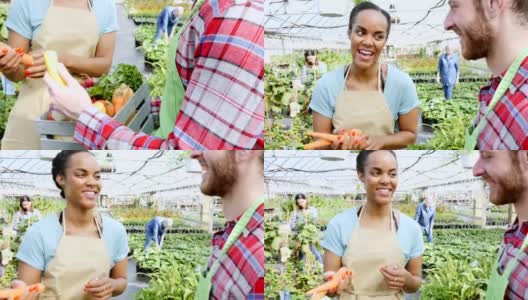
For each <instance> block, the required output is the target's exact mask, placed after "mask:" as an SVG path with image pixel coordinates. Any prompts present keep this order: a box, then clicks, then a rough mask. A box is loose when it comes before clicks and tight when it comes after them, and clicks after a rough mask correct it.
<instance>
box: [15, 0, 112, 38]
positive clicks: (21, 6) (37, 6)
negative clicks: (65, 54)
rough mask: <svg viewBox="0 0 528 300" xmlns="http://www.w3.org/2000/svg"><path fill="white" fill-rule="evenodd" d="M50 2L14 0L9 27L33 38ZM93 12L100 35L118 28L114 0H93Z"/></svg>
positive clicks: (45, 0)
mask: <svg viewBox="0 0 528 300" xmlns="http://www.w3.org/2000/svg"><path fill="white" fill-rule="evenodd" d="M50 4H51V0H36V1H35V0H14V1H13V3H12V4H11V7H10V8H9V13H8V15H7V21H6V26H7V28H9V29H11V30H13V31H14V32H16V33H18V34H20V35H21V36H23V37H25V38H27V39H29V40H32V39H33V37H34V35H35V33H36V32H37V31H38V29H39V28H40V25H42V22H44V18H45V17H46V15H47V13H48V8H49V6H50ZM92 12H93V14H94V15H95V17H96V19H97V24H98V25H99V34H100V35H103V34H105V33H109V32H115V31H117V30H118V26H117V14H116V7H115V4H114V1H113V0H93V5H92Z"/></svg>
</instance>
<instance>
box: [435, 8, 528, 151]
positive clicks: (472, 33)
mask: <svg viewBox="0 0 528 300" xmlns="http://www.w3.org/2000/svg"><path fill="white" fill-rule="evenodd" d="M449 6H450V10H449V14H448V15H447V17H446V19H445V21H444V28H445V29H446V30H452V31H454V32H455V33H456V34H457V35H458V36H459V37H460V44H461V47H462V51H461V52H462V56H463V57H464V58H465V59H468V60H477V59H481V58H485V59H486V63H487V64H488V68H489V69H490V70H491V72H492V78H491V79H490V81H489V83H488V85H487V86H485V87H483V88H482V89H481V90H480V94H479V96H478V100H479V101H478V103H479V107H478V112H477V116H476V117H475V120H474V122H473V124H471V127H470V128H469V131H468V132H467V134H466V144H465V146H464V148H465V149H466V150H474V149H475V147H478V149H480V150H503V149H506V150H520V149H528V125H527V124H528V106H527V105H525V104H526V103H527V102H528V92H527V89H528V38H526V37H527V36H528V1H526V0H493V1H482V0H466V1H464V0H451V1H449Z"/></svg>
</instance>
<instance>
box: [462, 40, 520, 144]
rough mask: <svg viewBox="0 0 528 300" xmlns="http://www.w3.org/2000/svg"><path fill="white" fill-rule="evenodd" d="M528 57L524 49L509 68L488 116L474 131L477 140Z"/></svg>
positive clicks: (497, 90)
mask: <svg viewBox="0 0 528 300" xmlns="http://www.w3.org/2000/svg"><path fill="white" fill-rule="evenodd" d="M527 56H528V48H526V49H524V50H523V51H522V52H521V54H520V55H519V56H517V58H515V60H514V61H513V63H512V64H511V65H510V67H509V68H508V71H507V72H506V75H504V78H502V80H501V82H500V84H499V86H498V87H497V89H496V90H495V93H494V94H493V98H492V99H491V102H490V104H489V106H488V109H487V111H486V114H485V115H484V116H483V117H482V118H481V119H480V121H479V123H478V125H477V128H475V130H473V132H472V133H473V135H475V136H476V137H477V138H478V136H479V134H480V131H481V130H482V127H484V124H485V121H486V117H487V116H488V114H489V113H490V112H491V111H493V109H494V108H495V105H496V104H497V103H498V102H499V100H500V99H501V98H502V96H504V94H505V93H506V91H507V90H508V88H509V87H510V85H511V83H512V82H513V78H514V77H515V74H517V71H518V70H519V67H520V66H521V63H522V62H523V61H524V59H525V58H526V57H527Z"/></svg>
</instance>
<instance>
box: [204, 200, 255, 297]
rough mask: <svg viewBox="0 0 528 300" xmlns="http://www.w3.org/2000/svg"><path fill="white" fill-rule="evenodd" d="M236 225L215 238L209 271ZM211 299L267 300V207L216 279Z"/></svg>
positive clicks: (230, 225)
mask: <svg viewBox="0 0 528 300" xmlns="http://www.w3.org/2000/svg"><path fill="white" fill-rule="evenodd" d="M234 227H235V221H232V222H229V223H227V224H226V228H225V229H224V230H223V231H218V232H216V233H215V234H214V235H213V252H212V255H211V258H210V259H209V263H208V267H209V268H210V267H211V266H212V265H213V262H214V261H215V260H217V259H218V257H219V256H220V255H221V252H222V247H223V246H224V244H225V243H226V241H227V237H228V236H229V234H230V233H231V231H233V228H234ZM212 286H213V287H212V293H211V295H212V298H211V299H255V300H257V299H258V300H260V299H264V204H261V205H260V206H259V207H258V208H257V210H256V211H255V213H254V214H253V217H251V220H250V221H249V223H248V225H247V226H246V229H245V230H244V232H243V233H242V234H241V235H240V237H239V238H238V240H237V241H236V242H235V243H234V244H233V246H231V249H229V251H228V252H227V256H226V257H225V259H223V261H222V262H221V263H220V267H219V268H218V271H217V272H216V274H215V275H214V276H213V282H212Z"/></svg>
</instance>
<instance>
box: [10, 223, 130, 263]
mask: <svg viewBox="0 0 528 300" xmlns="http://www.w3.org/2000/svg"><path fill="white" fill-rule="evenodd" d="M102 218H103V224H102V225H103V226H102V227H103V241H104V244H105V245H106V248H107V250H108V254H109V255H110V258H111V265H112V267H113V266H114V265H115V264H116V263H118V262H120V261H122V260H123V259H125V258H126V257H127V255H128V239H127V234H126V230H125V227H124V226H123V224H121V223H119V222H117V221H116V220H114V219H112V218H109V217H106V216H103V217H102ZM62 234H63V229H62V225H61V224H60V223H59V218H58V216H57V214H50V215H48V216H47V217H46V218H44V219H42V220H40V221H39V222H37V223H35V224H33V225H32V226H31V227H30V228H28V230H27V231H26V233H25V234H24V236H23V237H22V243H21V244H20V248H19V249H18V253H17V255H16V258H17V259H19V260H20V261H23V262H25V263H26V264H28V265H30V266H32V267H33V268H35V269H38V270H40V271H44V270H46V268H47V266H48V263H49V262H50V261H51V260H52V259H53V257H55V251H56V249H57V246H58V245H59V242H60V239H61V237H62Z"/></svg>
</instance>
